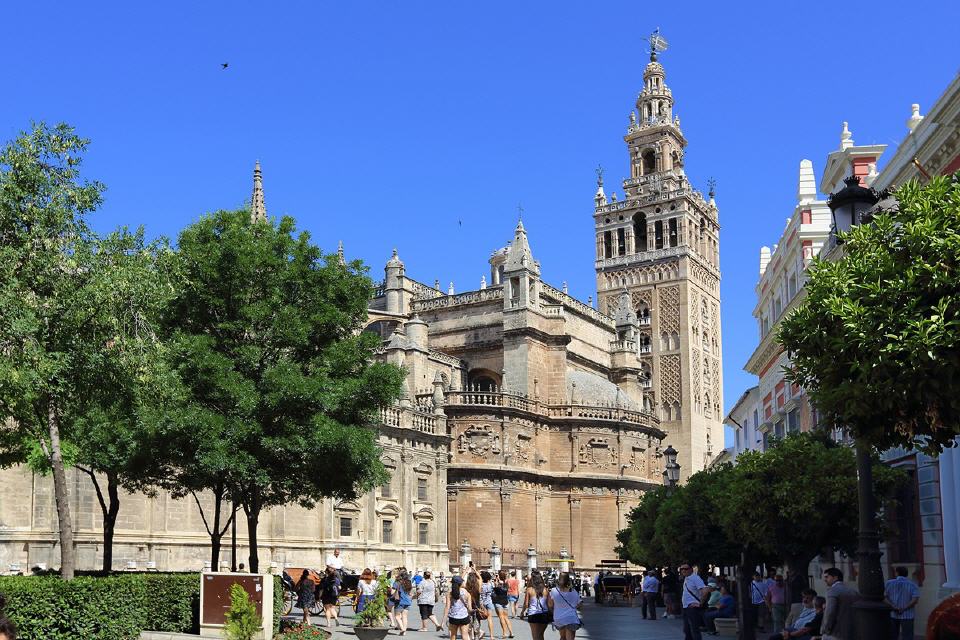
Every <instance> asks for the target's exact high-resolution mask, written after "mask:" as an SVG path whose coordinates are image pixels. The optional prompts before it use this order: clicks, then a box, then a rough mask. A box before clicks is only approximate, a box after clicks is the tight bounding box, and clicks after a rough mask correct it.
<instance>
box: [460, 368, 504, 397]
mask: <svg viewBox="0 0 960 640" xmlns="http://www.w3.org/2000/svg"><path fill="white" fill-rule="evenodd" d="M467 382H468V384H469V389H470V391H484V392H490V391H493V390H494V388H495V387H499V386H500V384H499V376H497V374H495V373H493V372H492V371H488V370H487V369H474V370H473V371H471V372H470V373H469V374H468V375H467Z"/></svg>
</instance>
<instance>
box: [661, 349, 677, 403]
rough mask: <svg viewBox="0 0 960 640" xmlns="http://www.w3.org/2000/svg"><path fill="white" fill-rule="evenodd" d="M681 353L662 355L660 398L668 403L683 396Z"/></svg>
mask: <svg viewBox="0 0 960 640" xmlns="http://www.w3.org/2000/svg"><path fill="white" fill-rule="evenodd" d="M681 380H682V378H681V377H680V355H679V354H676V355H668V356H660V400H661V401H662V402H666V403H668V404H671V405H672V404H673V403H674V402H680V398H681V397H682V383H681Z"/></svg>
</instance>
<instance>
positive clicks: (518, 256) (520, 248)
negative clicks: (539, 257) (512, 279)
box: [504, 220, 540, 274]
mask: <svg viewBox="0 0 960 640" xmlns="http://www.w3.org/2000/svg"><path fill="white" fill-rule="evenodd" d="M518 269H526V270H527V271H532V272H533V273H536V274H539V273H540V268H539V266H538V264H537V262H536V261H535V260H534V259H533V252H531V251H530V244H529V243H528V242H527V230H526V229H524V228H523V221H522V220H520V221H519V222H517V229H516V231H515V232H514V235H513V243H512V244H511V245H510V253H509V254H507V262H506V264H505V265H504V271H508V272H509V271H517V270H518Z"/></svg>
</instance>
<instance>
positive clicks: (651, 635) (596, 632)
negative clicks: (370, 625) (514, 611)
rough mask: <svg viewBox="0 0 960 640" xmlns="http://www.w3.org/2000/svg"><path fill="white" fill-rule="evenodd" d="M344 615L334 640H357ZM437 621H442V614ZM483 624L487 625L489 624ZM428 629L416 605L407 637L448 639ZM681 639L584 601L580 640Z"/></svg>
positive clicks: (520, 630)
mask: <svg viewBox="0 0 960 640" xmlns="http://www.w3.org/2000/svg"><path fill="white" fill-rule="evenodd" d="M440 609H442V607H440ZM341 612H342V616H343V617H341V619H340V620H341V622H340V626H339V627H337V628H335V629H334V630H333V631H334V634H333V640H341V639H342V640H347V639H348V638H355V637H356V634H355V633H354V632H353V610H352V609H350V608H349V607H343V608H342V609H341ZM660 615H661V616H662V615H663V610H662V609H661V610H660ZM287 618H288V619H290V620H299V619H300V615H299V611H298V610H294V613H292V614H290V615H289V616H287ZM437 618H438V619H440V616H439V613H438V615H437ZM444 622H445V621H444ZM510 622H511V623H512V624H513V634H514V636H515V638H516V639H517V640H531V639H532V636H531V635H530V626H529V625H528V624H527V623H526V621H525V620H520V619H516V618H514V619H512V620H511V621H510ZM313 624H315V625H317V626H319V627H320V628H324V626H323V625H325V624H326V620H325V619H324V618H323V616H314V617H313ZM484 624H485V625H486V623H484ZM427 626H428V628H430V631H427V632H424V633H421V632H419V631H417V629H419V628H420V614H419V612H418V611H417V607H416V605H414V606H413V607H411V608H410V628H409V629H407V634H406V636H404V637H411V636H412V638H413V639H414V640H416V639H417V638H422V639H423V640H433V639H434V638H445V637H447V632H446V631H441V632H439V633H438V632H436V631H433V624H432V623H430V622H428V623H427ZM484 629H486V626H484ZM398 635H399V632H398V631H396V630H394V631H391V632H390V635H389V636H388V637H394V636H398ZM559 636H560V634H559V633H557V632H556V631H554V629H553V627H548V628H547V633H546V635H545V638H546V640H556V639H557V638H559ZM682 637H683V631H682V630H681V627H680V620H679V619H677V620H664V619H663V618H662V617H661V618H660V619H659V620H657V621H656V622H654V621H652V620H643V619H642V618H641V617H640V608H639V607H628V606H612V607H610V606H598V605H596V604H594V602H593V600H592V599H591V600H590V601H589V602H586V601H585V602H584V603H583V627H582V628H581V629H580V630H579V631H577V638H587V639H590V640H613V639H619V638H629V639H630V640H660V639H661V638H663V639H667V638H669V639H675V638H682ZM484 638H485V640H490V639H489V638H488V637H487V636H484ZM494 638H495V639H499V638H500V623H499V622H498V621H494Z"/></svg>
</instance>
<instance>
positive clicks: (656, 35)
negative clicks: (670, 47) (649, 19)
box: [644, 27, 667, 61]
mask: <svg viewBox="0 0 960 640" xmlns="http://www.w3.org/2000/svg"><path fill="white" fill-rule="evenodd" d="M644 40H646V41H647V42H648V43H650V60H651V61H653V60H656V59H657V54H658V53H660V52H661V51H666V50H667V39H666V38H664V37H663V36H662V35H660V27H657V28H656V29H654V30H653V33H651V34H650V37H649V38H644Z"/></svg>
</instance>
